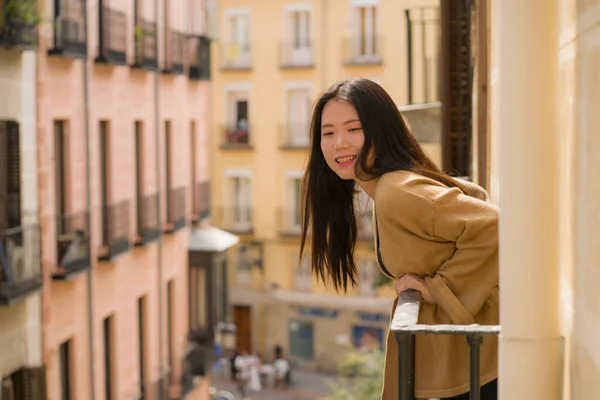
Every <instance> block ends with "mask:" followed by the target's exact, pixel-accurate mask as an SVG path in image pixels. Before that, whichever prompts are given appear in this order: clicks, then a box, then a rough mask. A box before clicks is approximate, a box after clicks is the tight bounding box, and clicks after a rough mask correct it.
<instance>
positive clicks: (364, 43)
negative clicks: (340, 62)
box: [343, 35, 383, 65]
mask: <svg viewBox="0 0 600 400" xmlns="http://www.w3.org/2000/svg"><path fill="white" fill-rule="evenodd" d="M382 50H383V48H382V39H381V37H379V36H376V35H359V36H353V37H349V38H346V40H345V42H344V46H343V52H344V53H343V58H344V63H345V64H346V65H369V64H381V63H382V62H383V60H382V57H381V55H382Z"/></svg>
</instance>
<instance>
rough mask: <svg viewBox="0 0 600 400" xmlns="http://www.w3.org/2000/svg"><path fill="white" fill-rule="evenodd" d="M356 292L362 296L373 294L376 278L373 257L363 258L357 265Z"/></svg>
mask: <svg viewBox="0 0 600 400" xmlns="http://www.w3.org/2000/svg"><path fill="white" fill-rule="evenodd" d="M358 268H359V269H358V274H359V277H358V279H359V280H358V292H359V294H360V295H362V296H374V295H375V283H376V280H377V266H376V265H375V259H370V258H363V259H361V260H360V261H359V265H358Z"/></svg>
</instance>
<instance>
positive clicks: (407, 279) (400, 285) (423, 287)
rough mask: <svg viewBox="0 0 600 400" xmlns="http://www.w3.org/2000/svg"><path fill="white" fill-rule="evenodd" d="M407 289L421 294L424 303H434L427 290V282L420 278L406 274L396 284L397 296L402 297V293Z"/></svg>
mask: <svg viewBox="0 0 600 400" xmlns="http://www.w3.org/2000/svg"><path fill="white" fill-rule="evenodd" d="M406 289H413V290H418V291H419V292H421V299H423V301H424V302H426V303H433V297H432V296H431V293H430V292H429V289H428V288H427V284H425V280H424V279H423V278H421V277H420V276H417V275H414V274H406V275H404V276H403V277H402V278H400V279H398V280H397V281H396V283H394V290H395V291H396V296H400V293H402V292H403V291H405V290H406Z"/></svg>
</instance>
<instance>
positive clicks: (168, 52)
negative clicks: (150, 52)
mask: <svg viewBox="0 0 600 400" xmlns="http://www.w3.org/2000/svg"><path fill="white" fill-rule="evenodd" d="M187 40H188V38H187V36H186V35H184V34H182V33H179V32H175V31H173V30H170V29H169V30H168V31H167V32H166V38H165V45H166V46H165V68H164V70H163V73H166V74H178V75H181V74H183V73H184V70H185V53H186V51H185V50H186V48H187V46H188V42H187Z"/></svg>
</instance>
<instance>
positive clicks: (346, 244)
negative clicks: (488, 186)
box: [300, 79, 499, 400]
mask: <svg viewBox="0 0 600 400" xmlns="http://www.w3.org/2000/svg"><path fill="white" fill-rule="evenodd" d="M311 141H312V143H311V147H310V158H309V162H308V166H307V169H306V173H305V175H304V180H303V190H302V196H303V210H304V213H303V221H302V240H301V251H300V253H301V256H302V254H303V252H304V250H305V246H306V247H307V248H308V247H309V246H308V244H307V238H308V237H310V242H311V243H310V252H311V260H312V269H313V271H314V272H315V273H316V275H317V276H318V277H319V278H320V279H321V280H323V281H324V282H329V283H331V284H333V286H334V288H335V289H336V290H338V291H346V289H347V288H348V286H354V285H356V282H357V276H358V271H357V268H356V264H355V262H354V256H353V250H354V247H355V244H356V232H357V226H356V217H355V215H356V214H355V209H354V207H355V205H354V204H355V196H356V194H357V189H358V188H361V189H362V190H363V191H364V192H365V193H366V194H367V195H369V197H370V198H371V199H372V200H373V204H374V205H373V227H374V235H375V248H376V253H377V261H378V264H379V267H380V268H381V270H382V272H383V273H384V274H385V275H386V276H388V277H389V278H390V279H392V280H394V281H395V284H394V288H395V290H396V293H397V294H399V293H400V292H402V291H404V290H407V289H413V290H417V291H419V292H421V295H422V302H421V309H420V312H419V321H418V322H419V323H420V324H429V325H437V324H457V325H458V324H460V325H468V324H475V323H476V324H481V325H496V324H498V301H499V299H498V296H499V290H498V213H499V210H498V208H497V207H496V206H494V205H492V204H491V203H490V202H489V198H488V195H487V193H486V192H485V191H484V190H483V189H482V188H480V187H479V186H477V185H475V184H472V183H470V182H467V181H463V180H461V179H456V178H453V177H450V176H449V175H447V174H445V173H444V172H442V171H441V170H440V169H439V168H438V167H437V166H436V165H435V164H434V163H433V162H432V161H431V160H430V159H429V158H428V157H427V155H426V154H425V152H424V151H423V149H422V148H421V146H420V145H419V143H418V142H417V140H416V139H415V137H414V136H413V135H412V133H411V132H410V130H409V128H408V126H407V124H406V122H405V121H404V119H403V117H402V116H401V114H400V112H399V111H398V107H397V106H396V104H395V103H394V101H393V100H392V98H391V97H390V96H389V94H388V93H387V92H386V91H385V90H384V89H383V88H382V87H381V86H379V85H378V84H376V83H375V82H373V81H371V80H368V79H350V80H345V81H342V82H339V83H336V84H334V85H333V86H332V87H331V88H329V90H328V91H327V92H325V93H324V94H322V95H321V97H320V98H319V99H318V100H317V102H316V104H315V107H314V110H313V116H312V125H311ZM309 232H310V235H309ZM396 303H397V299H396V301H395V302H394V305H393V308H392V313H393V311H394V310H395V306H396ZM397 357H398V350H397V344H396V342H395V340H394V338H393V335H391V334H390V333H388V337H387V344H386V362H385V371H384V383H383V386H384V388H383V393H382V396H381V398H382V399H383V400H397V398H398V359H397ZM480 371H481V372H480V379H481V384H482V385H483V386H482V388H481V394H482V396H481V399H482V400H496V399H497V388H496V385H497V376H498V343H497V339H496V338H488V339H486V340H485V341H484V342H483V344H482V346H481V370H480ZM468 391H469V349H468V345H467V343H466V341H465V340H464V338H463V337H460V336H455V335H418V336H417V338H416V345H415V396H416V397H417V398H443V399H452V400H462V399H468V398H469V394H468Z"/></svg>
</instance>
